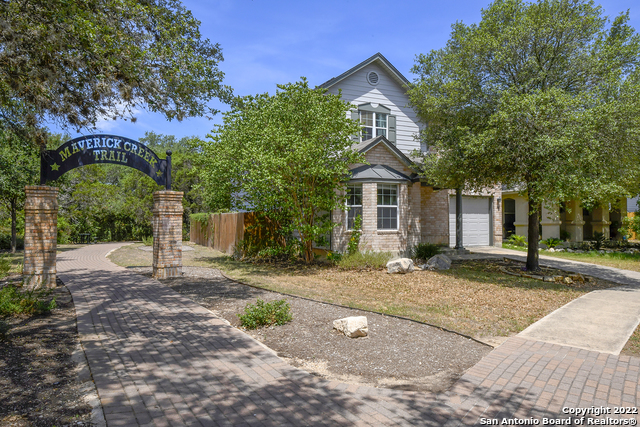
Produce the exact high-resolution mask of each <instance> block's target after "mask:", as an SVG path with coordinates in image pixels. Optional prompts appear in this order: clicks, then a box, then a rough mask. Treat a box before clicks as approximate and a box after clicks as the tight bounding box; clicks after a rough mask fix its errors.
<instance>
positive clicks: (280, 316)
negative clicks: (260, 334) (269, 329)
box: [238, 298, 293, 329]
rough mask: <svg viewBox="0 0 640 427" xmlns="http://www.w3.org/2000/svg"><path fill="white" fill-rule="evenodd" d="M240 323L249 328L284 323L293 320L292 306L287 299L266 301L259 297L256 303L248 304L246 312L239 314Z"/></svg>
mask: <svg viewBox="0 0 640 427" xmlns="http://www.w3.org/2000/svg"><path fill="white" fill-rule="evenodd" d="M238 317H239V318H240V324H241V325H242V326H244V327H245V328H247V329H256V328H259V327H260V326H271V325H284V324H285V323H287V322H289V321H291V319H293V316H292V315H291V307H290V306H289V303H288V302H287V301H286V300H279V301H272V302H264V301H263V300H261V299H259V298H258V301H256V303H255V305H253V304H247V306H246V307H245V308H244V314H238Z"/></svg>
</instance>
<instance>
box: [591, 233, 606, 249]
mask: <svg viewBox="0 0 640 427" xmlns="http://www.w3.org/2000/svg"><path fill="white" fill-rule="evenodd" d="M605 240H606V239H605V236H604V233H601V232H599V231H594V232H593V242H594V243H593V246H594V249H595V250H596V251H599V250H600V249H602V246H603V245H604V242H605Z"/></svg>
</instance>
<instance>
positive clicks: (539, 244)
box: [538, 242, 549, 249]
mask: <svg viewBox="0 0 640 427" xmlns="http://www.w3.org/2000/svg"><path fill="white" fill-rule="evenodd" d="M538 249H549V246H547V244H546V243H542V242H539V243H538Z"/></svg>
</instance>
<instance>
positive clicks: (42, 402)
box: [0, 282, 92, 427]
mask: <svg viewBox="0 0 640 427" xmlns="http://www.w3.org/2000/svg"><path fill="white" fill-rule="evenodd" d="M52 296H55V298H56V304H57V308H56V309H54V310H53V311H52V312H51V314H49V315H42V316H34V317H12V318H6V319H4V321H5V322H6V323H8V324H9V325H11V329H10V331H9V332H8V334H7V338H6V339H5V340H0V425H1V426H3V427H27V426H34V427H36V426H42V427H51V426H57V427H64V426H90V425H92V424H91V406H90V405H88V404H87V403H86V402H85V399H84V395H85V392H84V391H83V389H82V384H81V383H80V382H79V380H78V377H77V372H78V365H77V364H76V363H75V362H74V361H73V360H72V354H73V352H74V351H75V350H76V349H77V348H78V344H79V339H78V332H77V327H76V314H75V309H74V306H73V301H72V298H71V294H70V293H69V291H68V290H67V288H66V287H64V286H63V285H62V283H61V282H59V286H58V287H57V288H56V289H55V290H54V292H53V294H52Z"/></svg>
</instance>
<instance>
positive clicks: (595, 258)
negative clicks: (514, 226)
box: [502, 243, 640, 271]
mask: <svg viewBox="0 0 640 427" xmlns="http://www.w3.org/2000/svg"><path fill="white" fill-rule="evenodd" d="M502 247H503V248H505V249H513V250H516V251H520V252H526V251H527V248H523V247H521V246H514V245H510V244H508V243H503V244H502ZM540 255H542V256H549V257H553V258H562V259H568V260H572V261H581V262H588V263H590V264H597V265H604V266H606V267H614V268H621V269H623V270H632V271H640V254H625V253H621V252H612V253H604V254H601V253H598V252H596V251H591V252H585V253H581V254H577V253H575V252H574V253H571V252H549V251H546V250H542V251H540Z"/></svg>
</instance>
